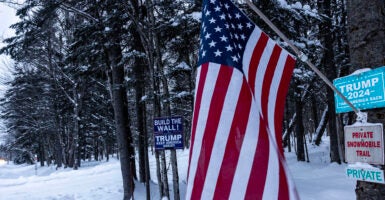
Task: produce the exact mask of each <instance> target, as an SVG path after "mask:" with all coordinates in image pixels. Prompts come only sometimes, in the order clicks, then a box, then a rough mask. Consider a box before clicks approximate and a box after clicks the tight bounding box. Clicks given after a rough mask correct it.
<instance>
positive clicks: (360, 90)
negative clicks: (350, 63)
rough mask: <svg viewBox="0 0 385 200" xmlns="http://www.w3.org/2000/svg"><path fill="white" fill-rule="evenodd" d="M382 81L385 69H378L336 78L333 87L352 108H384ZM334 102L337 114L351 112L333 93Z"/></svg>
mask: <svg viewBox="0 0 385 200" xmlns="http://www.w3.org/2000/svg"><path fill="white" fill-rule="evenodd" d="M384 80H385V67H379V68H376V69H373V70H370V71H366V72H362V73H359V74H353V75H349V76H344V77H341V78H337V79H335V80H334V81H333V85H334V86H335V87H336V88H337V89H338V90H339V91H340V92H341V93H342V94H343V95H344V96H345V97H346V98H347V99H348V100H349V101H350V102H351V103H352V104H353V105H354V107H356V108H358V109H360V110H365V109H371V108H381V107H385V93H384V91H385V85H384V83H385V81H384ZM334 101H335V105H336V112H337V113H343V112H350V111H352V109H351V108H350V107H349V105H348V104H346V103H345V101H344V100H342V98H341V97H340V96H339V95H337V93H334Z"/></svg>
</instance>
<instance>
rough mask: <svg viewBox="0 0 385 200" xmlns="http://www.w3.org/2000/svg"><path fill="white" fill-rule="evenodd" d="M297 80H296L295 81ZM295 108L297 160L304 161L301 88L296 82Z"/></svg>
mask: <svg viewBox="0 0 385 200" xmlns="http://www.w3.org/2000/svg"><path fill="white" fill-rule="evenodd" d="M297 82H298V81H297ZM295 109H296V118H297V119H296V122H297V123H296V131H295V132H296V137H297V160H298V161H305V150H304V141H303V140H304V132H305V131H304V127H303V120H302V101H301V89H300V87H299V85H298V83H296V85H295Z"/></svg>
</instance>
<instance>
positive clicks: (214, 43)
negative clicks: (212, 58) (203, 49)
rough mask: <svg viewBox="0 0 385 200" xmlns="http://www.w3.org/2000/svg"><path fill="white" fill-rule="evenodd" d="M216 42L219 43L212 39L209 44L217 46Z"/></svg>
mask: <svg viewBox="0 0 385 200" xmlns="http://www.w3.org/2000/svg"><path fill="white" fill-rule="evenodd" d="M216 44H217V43H216V42H214V40H211V42H210V43H209V46H210V47H215V45H216Z"/></svg>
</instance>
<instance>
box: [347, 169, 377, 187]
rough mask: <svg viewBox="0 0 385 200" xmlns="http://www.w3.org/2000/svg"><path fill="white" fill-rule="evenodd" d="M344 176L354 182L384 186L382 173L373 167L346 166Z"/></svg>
mask: <svg viewBox="0 0 385 200" xmlns="http://www.w3.org/2000/svg"><path fill="white" fill-rule="evenodd" d="M346 176H347V177H349V178H353V179H356V180H361V181H368V182H374V183H383V184H385V181H384V171H382V170H380V169H378V168H374V167H371V168H370V167H368V168H366V167H355V166H348V167H347V168H346Z"/></svg>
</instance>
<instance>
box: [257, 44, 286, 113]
mask: <svg viewBox="0 0 385 200" xmlns="http://www.w3.org/2000/svg"><path fill="white" fill-rule="evenodd" d="M281 51H282V49H281V47H279V46H278V45H274V48H273V52H272V53H271V56H270V60H269V63H268V64H267V66H266V72H265V74H264V77H263V83H262V93H261V94H262V97H261V106H262V115H263V117H264V118H265V119H266V120H267V119H268V112H267V107H268V100H269V94H270V89H271V81H272V80H273V76H274V72H275V69H276V66H277V63H278V59H279V56H280V54H281ZM261 81H262V80H261ZM256 101H258V99H256Z"/></svg>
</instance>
